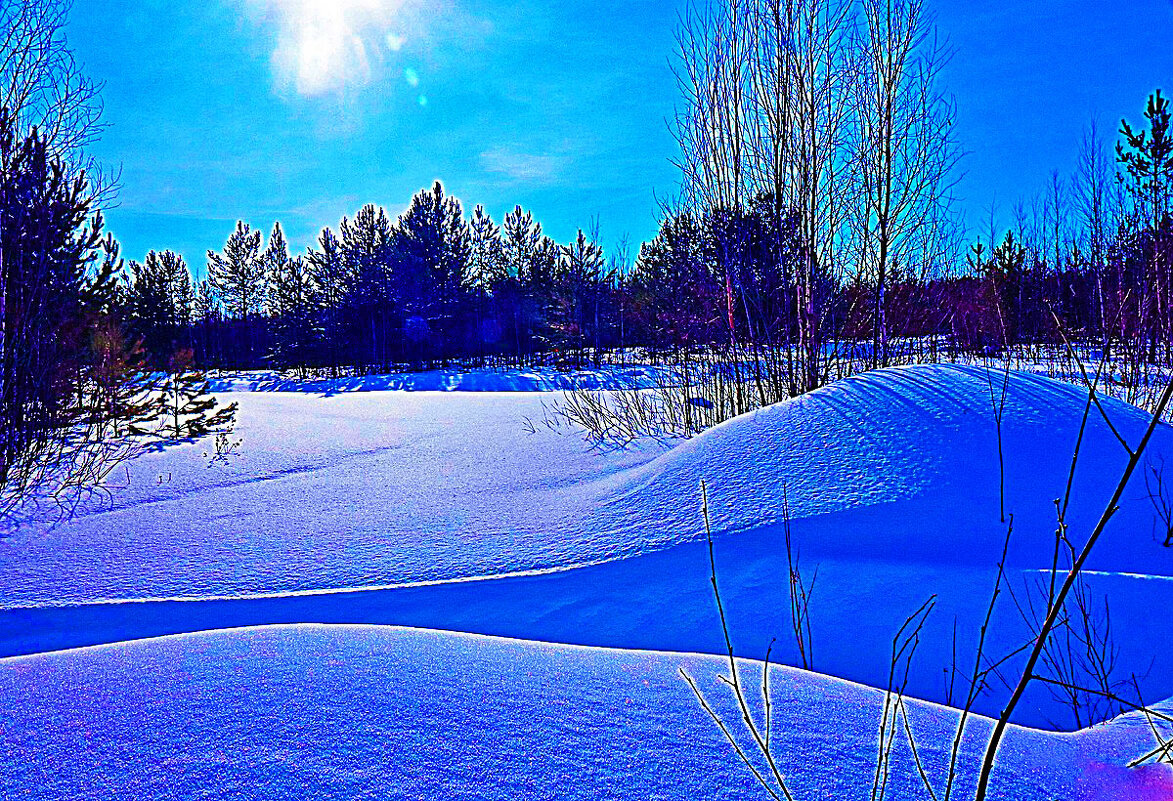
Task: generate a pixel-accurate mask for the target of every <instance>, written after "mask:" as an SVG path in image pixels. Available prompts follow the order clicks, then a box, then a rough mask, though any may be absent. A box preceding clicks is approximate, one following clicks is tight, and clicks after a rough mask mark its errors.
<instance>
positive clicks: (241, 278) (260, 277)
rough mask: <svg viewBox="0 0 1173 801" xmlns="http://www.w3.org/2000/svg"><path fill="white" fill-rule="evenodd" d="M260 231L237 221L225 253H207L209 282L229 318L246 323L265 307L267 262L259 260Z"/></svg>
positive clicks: (225, 247)
mask: <svg viewBox="0 0 1173 801" xmlns="http://www.w3.org/2000/svg"><path fill="white" fill-rule="evenodd" d="M260 251H261V232H260V231H254V230H252V229H251V228H250V227H249V224H248V223H246V222H241V221H238V222H237V223H236V230H235V231H233V232H232V233H231V234H230V235H229V237H228V241H227V242H225V243H224V252H223V253H216V252H215V251H212V250H209V251H208V282H209V286H211V288H212V289H214V290H215V291H216V295H217V297H219V298H220V300H221V301H222V302H223V303H224V310H225V312H227V314H228V316H229V317H231V318H234V319H237V320H244V319H247V318H249V317H251V316H253V315H256V314H260V312H261V311H262V310H263V309H264V306H265V262H264V261H263V260H262V259H261V257H260Z"/></svg>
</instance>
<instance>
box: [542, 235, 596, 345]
mask: <svg viewBox="0 0 1173 801" xmlns="http://www.w3.org/2000/svg"><path fill="white" fill-rule="evenodd" d="M560 250H561V259H560V260H559V271H558V280H557V282H556V289H555V293H556V299H555V303H554V306H553V309H552V314H551V328H552V333H553V334H554V336H555V344H556V345H557V346H560V347H562V348H571V349H573V350H574V351H575V354H576V359H577V361H578V363H580V364H581V362H582V353H583V351H584V350H585V347H586V343H587V341H588V328H589V329H590V332H589V338H590V339H594V337H595V334H596V332H597V329H598V325H597V311H598V294H599V289H600V286H599V285H600V283H601V281H602V273H603V249H602V248H601V247H599V245H598V244H597V243H596V242H595V241H594V238H593V237H592V238H591V239H588V238H587V236H586V234H585V233H584V232H583V230H582V229H581V228H580V229H578V234H577V236H576V237H575V240H574V244H572V245H566V246H563V247H562V248H561V249H560ZM588 311H589V312H590V320H589V321H588ZM595 344H596V345H597V340H595ZM596 357H597V355H596Z"/></svg>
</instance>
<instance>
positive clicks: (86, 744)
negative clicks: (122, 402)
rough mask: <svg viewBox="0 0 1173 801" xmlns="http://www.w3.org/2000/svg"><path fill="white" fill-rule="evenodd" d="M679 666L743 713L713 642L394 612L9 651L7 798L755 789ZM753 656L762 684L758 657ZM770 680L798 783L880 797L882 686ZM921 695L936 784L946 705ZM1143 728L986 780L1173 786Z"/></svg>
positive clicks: (613, 794)
mask: <svg viewBox="0 0 1173 801" xmlns="http://www.w3.org/2000/svg"><path fill="white" fill-rule="evenodd" d="M680 667H683V668H684V669H686V670H687V671H688V672H689V673H690V674H691V675H693V676H694V677H695V678H696V680H697V682H698V683H699V684H700V686H701V687H702V688H703V689H704V691H705V692H706V693H707V694H708V696H709V697H710V699H711V700H712V702H713V704H714V706H715V708H716V709H717V710H718V711H719V712H720V713H721V714H723V715H724V716H726V717H727V719H729V720H731V721H732V720H734V719H735V716H736V714H737V713H736V709H735V707H734V706H733V705H732V703H731V699H730V697H729V696H728V694H727V693H725V692H723V691H722V689H721V685H719V684H718V682H717V680H716V675H717V674H718V672H720V671H723V670H724V668H725V666H724V662H723V660H720V659H717V658H713V657H704V656H689V655H672V654H658V653H650V652H616V651H607V650H602V649H586V648H571V647H565V646H561V647H559V646H550V645H544V644H539V643H529V642H517V641H509V640H499V639H490V638H483V637H473V636H468V635H451V634H442V633H437V632H429V631H419V630H407V629H398V628H383V627H322V626H295V627H269V628H260V629H239V630H233V631H224V632H216V633H211V634H202V635H193V636H182V637H172V638H167V639H161V640H152V641H144V642H139V643H132V644H122V645H117V646H109V647H102V648H93V649H85V650H80V651H69V652H61V653H55V654H48V655H43V656H38V657H28V658H17V659H7V660H0V767H2V768H3V769H2V770H0V797H3V798H24V799H30V801H32V800H35V799H54V800H55V801H64V800H67V799H120V798H129V797H133V798H136V799H140V800H141V801H154V800H156V799H159V800H162V799H180V798H191V797H194V796H196V795H198V796H200V797H214V798H229V797H231V798H250V799H285V798H380V799H382V798H387V799H390V798H402V799H417V798H418V799H423V798H441V797H442V798H455V799H463V798H468V799H472V798H476V799H546V798H568V799H574V798H584V799H585V798H591V799H594V798H646V799H667V798H704V799H734V798H745V797H751V796H754V795H756V794H758V792H760V791H758V790H757V789H756V788H755V786H754V784H753V779H752V777H751V776H750V774H749V772H748V771H747V770H746V769H745V767H744V766H743V765H741V764H740V763H739V762H738V760H737V757H736V756H735V754H734V753H733V751H732V749H731V748H730V747H729V746H728V745H727V744H726V743H725V742H724V741H723V739H722V737H721V735H720V733H719V732H718V731H717V729H716V727H715V726H714V725H713V723H712V721H711V720H710V719H709V718H708V716H707V715H706V714H705V713H704V712H703V711H702V710H701V708H700V707H699V706H698V705H697V703H696V701H695V700H694V699H693V697H692V694H691V692H690V690H689V689H688V687H687V685H686V684H685V683H684V681H683V680H682V679H681V678H680V677H679V675H678V674H677V670H678V669H679V668H680ZM746 668H747V669H746V671H745V676H746V680H747V682H749V687H750V693H751V697H755V694H756V689H755V688H756V686H757V685H756V681H757V677H758V675H759V674H760V668H758V667H756V666H754V665H747V666H746ZM771 686H772V688H773V699H774V704H775V723H776V728H775V745H776V753H777V754H779V755H780V756H779V759H780V764H781V767H782V770H783V771H784V772H785V774H786V775H787V776H789V777H790V782H791V789H792V790H793V791H794V793H795V796H796V797H797V798H865V797H867V794H868V790H869V788H870V783H871V778H872V775H873V764H874V756H875V755H874V749H875V739H876V735H875V731H876V726H877V721H878V719H879V715H880V710H881V707H882V704H883V695H882V693H880V692H878V691H875V690H872V689H868V688H866V687H861V686H859V685H854V684H850V683H847V682H843V681H839V680H835V679H828V678H824V677H820V676H817V675H814V674H810V673H804V672H802V671H797V670H792V669H787V668H777V667H776V668H774V669H773V671H772V679H771ZM909 707H910V716H911V720H912V723H913V727H914V730H915V731H916V732H917V735H918V737H920V738H921V740H922V743H926V742H927V743H929V744H930V747H928V748H926V749H924V751H923V752H922V755H923V758H924V759H925V768H926V771H927V773H928V774H929V776H931V777H932V779H933V781H934V782H936V783H937V785H938V788H940V786H941V784H942V778H943V772H944V769H945V763H946V761H947V759H948V746H947V743H948V738H949V737H951V734H952V729H953V726H954V724H955V720H956V717H955V713H954V712H952V711H950V710H946V709H942V708H940V707H935V706H932V705H929V704H921V703H917V702H913V703H910V704H909ZM988 729H989V722H988V721H986V720H981V719H977V720H975V721H974V723H973V729H972V730H971V731H972V736H971V737H969V738H967V740H966V742H965V744H964V747H963V749H962V757H961V760H960V764H961V765H962V766H963V772H962V778H961V781H960V782H959V785H958V786H957V787H956V788H955V791H957V793H958V797H967V796H968V795H969V794H970V793H971V792H972V783H973V766H974V765H976V764H977V760H978V757H979V754H980V752H981V748H982V746H983V745H984V740H985V736H986V734H987V732H988ZM1147 736H1148V735H1147V732H1146V731H1144V730H1143V729H1142V728H1140V727H1128V728H1119V729H1117V728H1113V727H1112V726H1108V727H1104V728H1103V729H1101V730H1100V731H1099V732H1098V733H1097V735H1096V737H1095V738H1094V739H1090V740H1089V739H1081V738H1080V737H1070V736H1066V735H1054V734H1045V733H1042V732H1036V731H1030V730H1023V729H1018V728H1015V727H1012V728H1011V729H1010V731H1009V732H1008V734H1007V739H1006V743H1005V746H1004V748H1003V751H1002V753H1001V757H1000V760H999V763H998V765H997V768H996V771H995V774H994V781H993V784H992V789H993V792H992V794H991V798H994V799H1027V798H1030V799H1035V798H1082V799H1097V798H1133V799H1142V798H1160V797H1168V796H1167V795H1164V796H1162V795H1157V794H1155V793H1156V792H1162V791H1163V792H1165V793H1168V792H1169V789H1170V788H1171V787H1173V777H1170V775H1169V771H1168V770H1166V769H1163V768H1157V769H1156V770H1155V771H1151V770H1150V771H1147V772H1142V773H1137V772H1129V771H1126V770H1124V769H1123V768H1122V767H1121V766H1122V765H1123V764H1124V762H1125V761H1127V759H1129V758H1131V757H1133V756H1136V755H1137V754H1139V753H1143V751H1144V750H1146V749H1147V748H1148V745H1149V743H1148V740H1147V739H1146V737H1147ZM902 739H903V738H900V740H901V741H902ZM906 751H907V749H905V748H904V747H903V746H902V745H900V746H898V747H897V750H896V752H895V758H894V763H893V764H894V770H893V774H892V777H891V779H890V780H889V785H888V789H889V793H890V795H891V796H892V797H894V798H902V799H919V798H922V797H925V796H926V794H925V793H924V791H923V789H921V787H920V783H919V780H918V779H917V777H916V771H915V767H914V765H913V763H912V760H911V758H910V756H909V755H908V753H907V752H906ZM1146 790H1147V791H1150V794H1149V795H1142V794H1141V793H1143V792H1145V791H1146ZM938 792H939V790H938Z"/></svg>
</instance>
